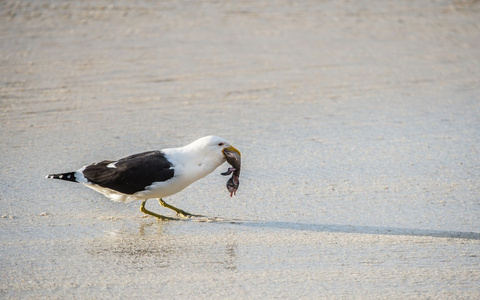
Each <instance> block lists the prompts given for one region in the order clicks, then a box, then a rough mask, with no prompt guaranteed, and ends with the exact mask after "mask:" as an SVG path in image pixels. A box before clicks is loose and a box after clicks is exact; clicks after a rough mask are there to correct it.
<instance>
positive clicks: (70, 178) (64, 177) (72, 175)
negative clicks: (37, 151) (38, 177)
mask: <svg viewBox="0 0 480 300" xmlns="http://www.w3.org/2000/svg"><path fill="white" fill-rule="evenodd" d="M46 178H53V179H61V180H66V181H73V182H76V181H77V179H76V178H75V172H68V173H60V174H49V175H47V177H46Z"/></svg>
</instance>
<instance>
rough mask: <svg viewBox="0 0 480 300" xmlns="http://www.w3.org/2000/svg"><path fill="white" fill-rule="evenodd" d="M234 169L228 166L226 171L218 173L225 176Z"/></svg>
mask: <svg viewBox="0 0 480 300" xmlns="http://www.w3.org/2000/svg"><path fill="white" fill-rule="evenodd" d="M235 170H237V169H235V168H228V170H227V171H226V172H223V173H220V174H222V175H223V176H227V175H230V174H232V172H233V171H235Z"/></svg>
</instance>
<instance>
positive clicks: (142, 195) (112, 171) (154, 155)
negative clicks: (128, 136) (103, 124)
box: [47, 136, 240, 220]
mask: <svg viewBox="0 0 480 300" xmlns="http://www.w3.org/2000/svg"><path fill="white" fill-rule="evenodd" d="M229 157H234V158H235V159H236V160H238V161H240V152H239V151H238V150H237V149H235V147H233V146H232V145H231V144H230V143H229V142H228V141H227V140H225V139H223V138H221V137H217V136H206V137H202V138H200V139H198V140H196V141H194V142H192V143H191V144H188V145H186V146H184V147H180V148H168V149H163V150H156V151H148V152H143V153H139V154H134V155H130V156H127V157H125V158H122V159H119V160H116V161H112V160H104V161H101V162H98V163H94V164H91V165H87V166H84V167H83V168H81V169H79V170H77V171H73V172H67V173H61V174H51V175H48V176H47V178H55V179H62V180H67V181H72V182H78V183H82V184H84V185H85V186H87V187H89V188H91V189H93V190H95V191H97V192H99V193H101V194H103V195H105V196H106V197H108V198H110V199H111V200H114V201H133V200H142V201H143V202H142V205H141V207H140V210H141V211H142V212H143V213H145V214H148V215H151V216H154V217H157V218H159V219H162V220H171V219H174V218H171V217H167V216H163V215H159V214H156V213H154V212H151V211H149V210H147V209H146V208H145V203H146V201H147V200H148V199H153V198H155V199H159V202H160V204H161V205H162V206H164V207H167V208H170V209H172V210H174V211H175V212H176V213H177V214H180V215H183V216H197V215H192V214H190V213H187V212H185V211H183V210H181V209H178V208H176V207H174V206H172V205H169V204H167V203H165V201H163V199H162V198H164V197H168V196H171V195H173V194H176V193H178V192H180V191H181V190H183V189H184V188H186V187H187V186H189V185H190V184H192V183H193V182H195V181H197V180H199V179H201V178H203V177H205V176H206V175H208V174H210V173H211V172H213V170H215V169H216V168H217V167H218V166H220V165H221V164H223V163H224V162H225V161H227V159H229ZM229 160H230V159H229ZM238 165H239V162H238ZM239 171H240V170H238V172H239ZM236 180H237V181H236V183H237V185H236V186H235V187H234V188H233V189H234V190H233V193H234V192H236V189H237V188H238V176H237V177H236ZM227 188H228V189H229V191H230V192H231V194H232V187H231V186H230V187H229V186H228V183H227Z"/></svg>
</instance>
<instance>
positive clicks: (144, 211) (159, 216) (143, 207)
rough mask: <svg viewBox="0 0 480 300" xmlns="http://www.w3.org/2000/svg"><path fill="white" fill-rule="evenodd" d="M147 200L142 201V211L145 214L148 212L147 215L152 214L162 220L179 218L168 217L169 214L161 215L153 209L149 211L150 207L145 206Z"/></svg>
mask: <svg viewBox="0 0 480 300" xmlns="http://www.w3.org/2000/svg"><path fill="white" fill-rule="evenodd" d="M146 202H147V200H144V201H143V202H142V205H141V206H140V211H141V212H143V213H144V214H147V215H151V216H154V217H155V218H158V219H159V220H162V221H167V220H178V219H175V218H171V217H167V216H162V215H159V214H156V213H154V212H152V211H149V210H148V209H146V208H145V203H146Z"/></svg>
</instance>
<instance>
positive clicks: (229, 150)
mask: <svg viewBox="0 0 480 300" xmlns="http://www.w3.org/2000/svg"><path fill="white" fill-rule="evenodd" d="M222 152H223V155H225V156H227V157H228V153H237V154H238V156H242V154H241V153H240V151H238V150H237V149H236V148H235V147H233V146H228V147H227V148H224V149H223V150H222Z"/></svg>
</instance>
